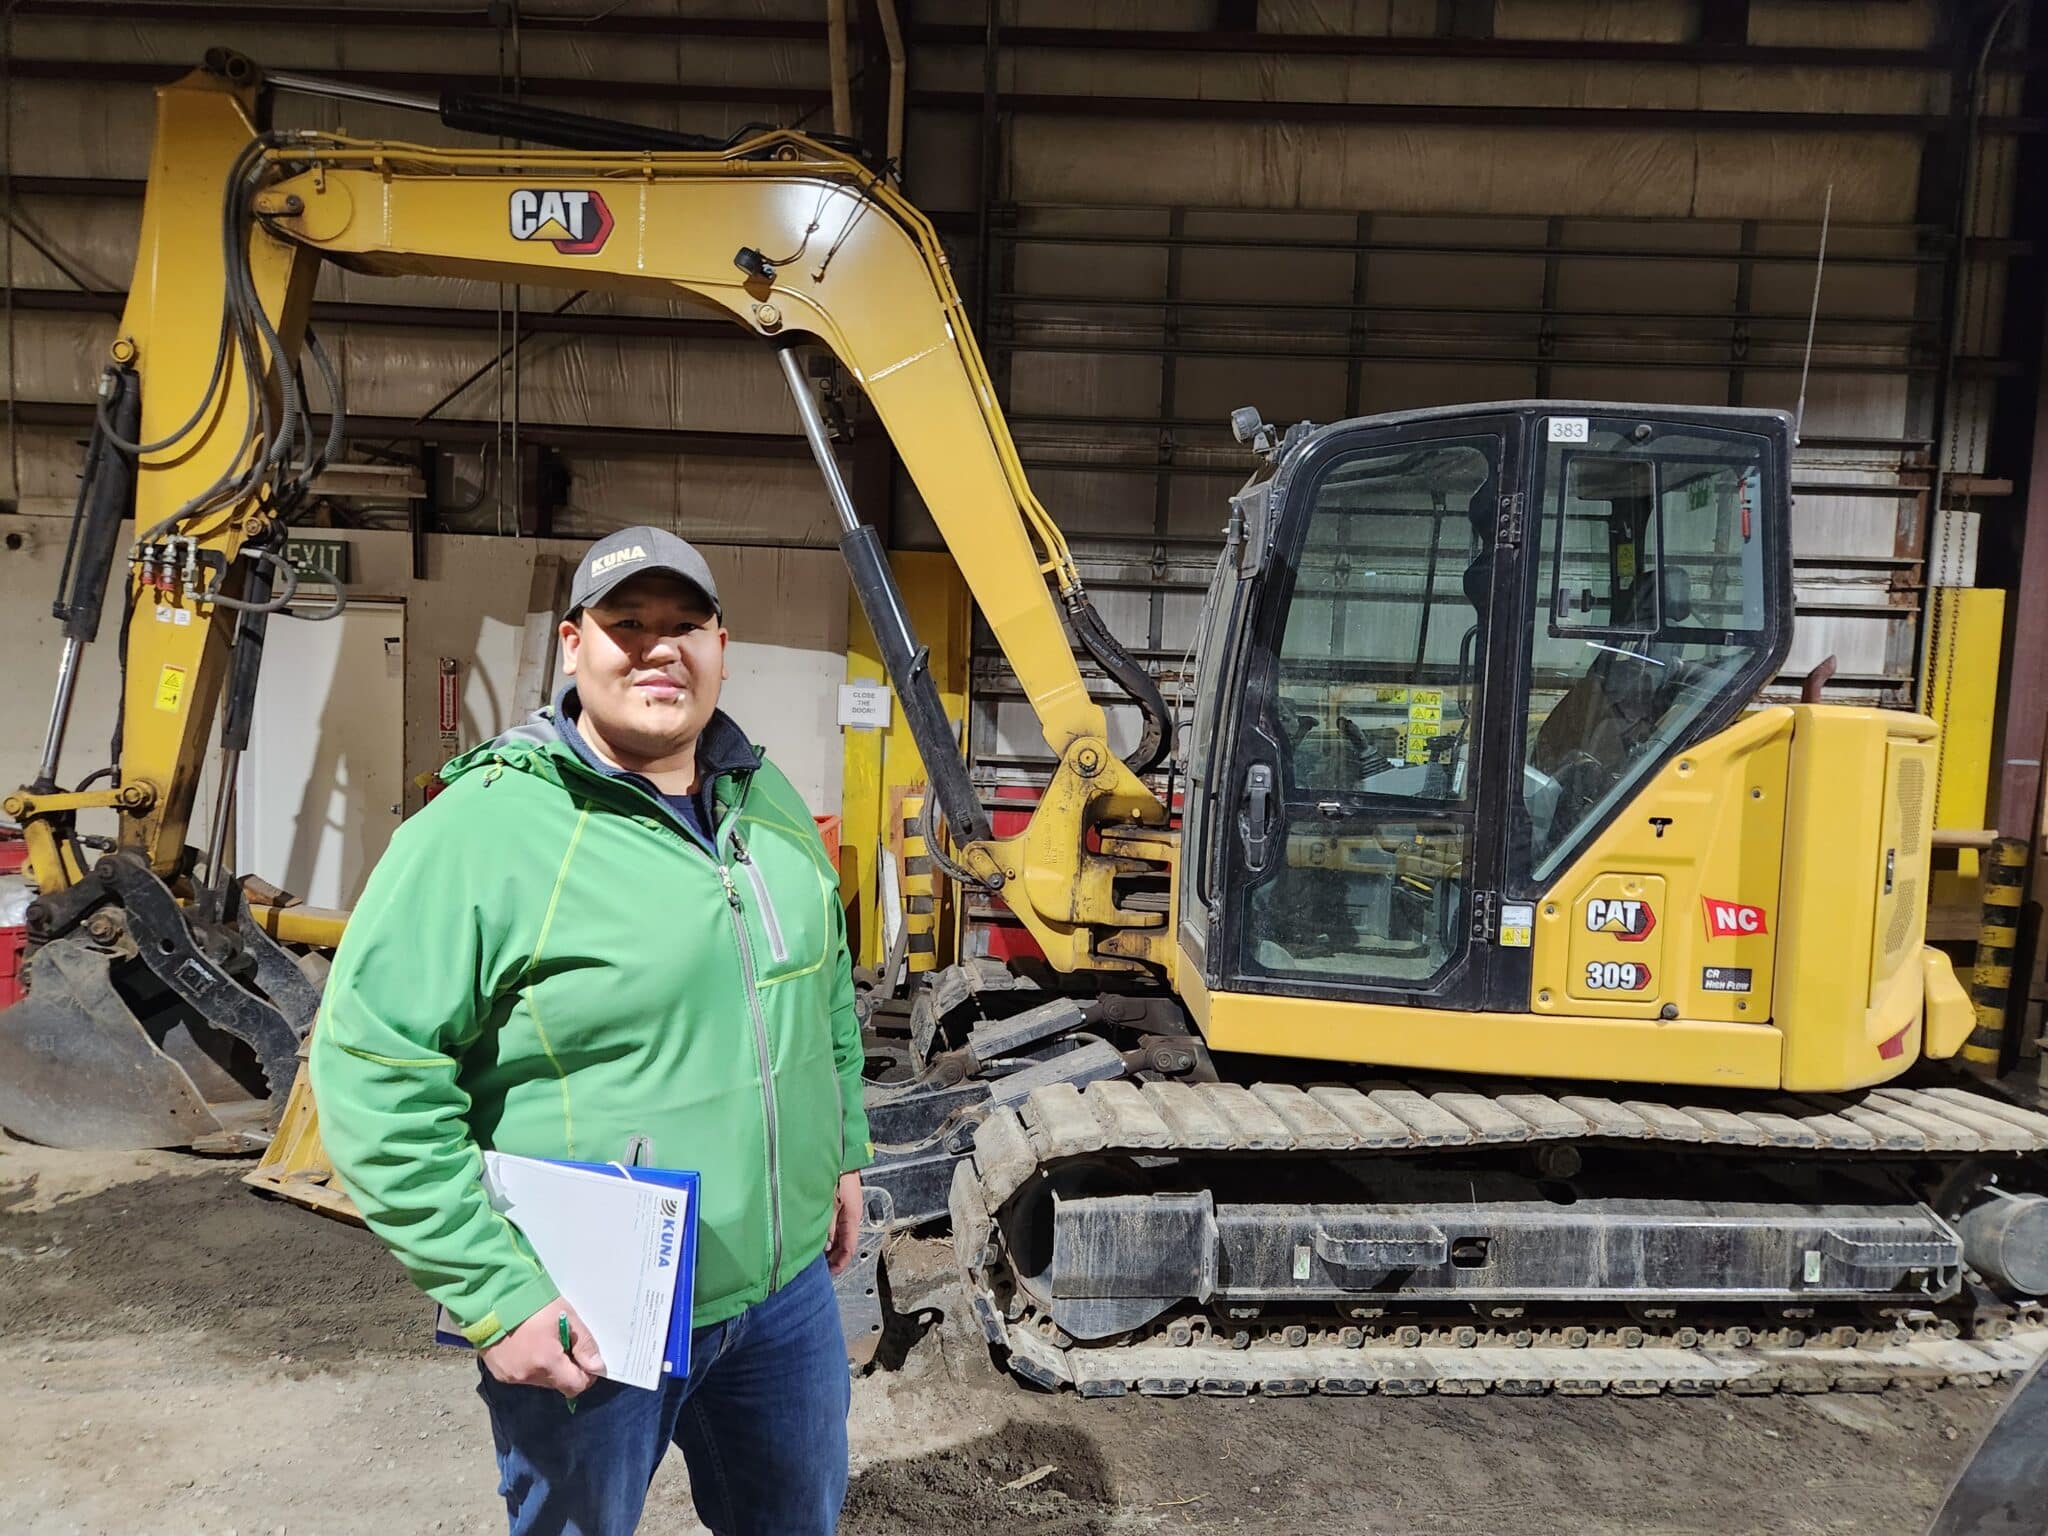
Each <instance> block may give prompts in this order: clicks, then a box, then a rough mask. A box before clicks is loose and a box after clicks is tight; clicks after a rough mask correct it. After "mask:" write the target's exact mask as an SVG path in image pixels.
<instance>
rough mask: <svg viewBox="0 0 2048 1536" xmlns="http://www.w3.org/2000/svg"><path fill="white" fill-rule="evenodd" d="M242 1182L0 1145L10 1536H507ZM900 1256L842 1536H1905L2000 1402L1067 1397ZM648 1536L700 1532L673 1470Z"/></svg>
mask: <svg viewBox="0 0 2048 1536" xmlns="http://www.w3.org/2000/svg"><path fill="white" fill-rule="evenodd" d="M242 1168H243V1165H241V1164H237V1163H224V1162H218V1161H205V1160H200V1159H196V1158H189V1157H181V1156H178V1155H175V1154H168V1153H145V1154H125V1153H124V1154H106V1153H59V1152H50V1151H46V1150H44V1149H41V1148H34V1147H26V1146H22V1145H20V1144H19V1143H10V1142H6V1141H4V1140H0V1298H4V1301H0V1304H4V1307H5V1314H6V1315H5V1317H4V1319H0V1382H4V1383H5V1402H6V1409H7V1411H6V1412H5V1413H4V1414H0V1530H6V1531H9V1532H33V1533H44V1532H49V1533H56V1532H118V1533H123V1536H126V1533H131V1532H147V1533H165V1536H186V1533H192V1536H199V1533H216V1536H217V1533H222V1532H238V1533H241V1536H252V1533H271V1532H282V1533H300V1536H312V1533H328V1532H334V1533H354V1532H363V1533H371V1532H375V1533H378V1536H387V1533H402V1532H414V1531H447V1532H467V1531H477V1532H489V1531H493V1530H502V1529H503V1528H504V1527H503V1521H502V1514H501V1509H500V1505H499V1503H498V1500H497V1497H496V1492H495V1483H496V1476H495V1469H494V1467H493V1464H492V1460H491V1454H490V1434H489V1429H488V1427H487V1424H486V1421H485V1418H484V1414H483V1409H482V1405H481V1404H480V1403H479V1402H478V1400H477V1398H476V1395H475V1391H474V1374H473V1372H474V1367H473V1365H472V1364H471V1362H470V1360H469V1359H468V1358H467V1357H466V1356H462V1355H459V1354H458V1353H456V1352H454V1351H450V1350H444V1349H437V1348H436V1347H435V1346H434V1345H433V1344H432V1343H431V1342H430V1340H429V1321H430V1319H429V1308H428V1306H427V1305H426V1304H425V1303H424V1302H423V1301H422V1300H421V1298H420V1297H419V1296H418V1295H417V1294H416V1293H415V1292H413V1291H412V1290H411V1288H410V1287H409V1286H408V1284H407V1283H406V1281H405V1279H404V1278H403V1276H401V1275H400V1273H399V1271H398V1269H397V1267H396V1265H395V1264H393V1263H392V1261H391V1260H390V1259H389V1257H388V1256H386V1255H385V1254H384V1252H383V1251H382V1250H381V1249H380V1248H379V1247H377V1245H376V1244H375V1242H374V1241H373V1240H372V1239H371V1238H369V1237H368V1235H367V1234H365V1233H363V1232H360V1231H358V1230H356V1229H354V1228H351V1227H346V1226H342V1225H340V1224H337V1223H335V1222H332V1221H327V1220H324V1219H322V1218H320V1217H317V1216H313V1215H311V1214H309V1213H307V1212H304V1211H301V1210H299V1209H297V1208H295V1207H291V1206H285V1205H278V1204H273V1203H271V1202H268V1201H265V1200H263V1199H260V1198H258V1197H257V1196H255V1195H254V1194H252V1193H250V1192H249V1191H247V1190H246V1189H244V1188H243V1187H242V1186H241V1185H240V1184H239V1183H238V1182H237V1181H236V1176H237V1175H238V1174H239V1173H240V1172H241V1171H242ZM891 1268H892V1273H893V1274H894V1275H895V1276H896V1295H895V1304H896V1305H897V1307H898V1308H899V1309H901V1310H902V1311H903V1312H905V1313H906V1314H912V1315H915V1316H920V1317H922V1318H923V1319H924V1321H925V1322H926V1323H927V1324H929V1325H930V1326H929V1327H928V1328H927V1329H926V1331H924V1332H923V1333H922V1336H921V1337H918V1338H917V1340H916V1342H915V1343H914V1344H912V1345H911V1346H910V1347H909V1349H908V1350H907V1353H905V1355H904V1358H903V1361H902V1363H901V1366H900V1368H898V1369H896V1370H894V1371H889V1372H881V1373H877V1374H874V1375H871V1376H868V1377H865V1378H863V1379H862V1380H861V1381H859V1382H858V1383H857V1384H856V1386H855V1389H854V1402H853V1421H852V1433H853V1453H854V1482H853V1488H852V1491H851V1494H850V1496H849V1498H848V1502H847V1512H846V1520H845V1523H844V1527H843V1528H844V1530H846V1531H847V1532H849V1533H861V1536H882V1533H897V1532H905V1533H907V1532H939V1533H944V1536H961V1533H967V1532H971V1533H972V1536H1005V1533H1010V1532H1027V1531H1028V1532H1049V1533H1052V1532H1057V1533H1071V1536H1081V1533H1091V1532H1137V1531H1162V1532H1170V1531H1180V1530H1207V1531H1231V1532H1247V1533H1250V1532H1274V1533H1282V1532H1284V1533H1287V1536H1304V1533H1311V1532H1312V1533H1328V1532H1411V1531H1413V1532H1450V1531H1456V1532H1461V1533H1493V1532H1502V1533H1505V1532H1552V1531H1556V1532H1586V1533H1600V1532H1623V1531H1626V1532H1629V1533H1632V1536H1641V1533H1654V1532H1712V1533H1715V1536H1736V1533H1741V1532H1750V1531H1756V1532H1765V1531H1768V1532H1770V1533H1772V1536H1798V1533H1805V1532H1836V1531H1840V1532H1857V1533H1865V1536H1886V1533H1909V1532H1910V1533H1917V1532H1919V1531H1921V1530H1922V1529H1923V1528H1924V1526H1925V1523H1926V1520H1927V1517H1928V1514H1929V1512H1930V1511H1931V1510H1932V1508H1933V1506H1934V1505H1935V1503H1936V1502H1937V1501H1938V1500H1939V1498H1940V1496H1941V1493H1942V1490H1943V1487H1944V1486H1945V1484H1946V1482H1947V1479H1948V1477H1949V1476H1950V1474H1951V1473H1952V1472H1953V1471H1954V1469H1955V1467H1956V1466H1957V1465H1958V1464H1959V1463H1960V1461H1961V1459H1962V1457H1963V1456H1964V1454H1965V1453H1966V1451H1967V1450H1968V1449H1969V1447H1970V1445H1971V1443H1972V1442H1973V1441H1974V1439H1975V1437H1976V1435H1977V1433H1978V1432H1979V1431H1980V1430H1981V1429H1982V1428H1983V1426H1984V1425H1985V1424H1986V1423H1988V1422H1989V1420H1990V1418H1991V1417H1992V1415H1993V1414H1994V1413H1995V1411H1996V1409H1997V1407H1998V1402H1999V1398H1998V1395H1997V1394H1995V1393H1992V1392H1986V1391H1971V1390H1967V1389H1949V1390H1946V1391H1940V1392H1931V1393H1930V1392H1892V1393H1887V1394H1885V1395H1883V1396H1881V1397H1847V1396H1843V1397H1784V1398H1747V1399H1736V1398H1731V1399H1728V1400H1725V1401H1723V1400H1720V1399H1715V1398H1648V1399H1607V1398H1560V1397H1549V1398H1505V1397H1487V1398H1406V1399H1377V1398H1342V1399H1340V1398H1294V1399H1274V1400H1270V1401H1262V1400H1260V1399H1257V1398H1252V1399H1248V1400H1218V1399H1204V1398H1190V1399H1183V1400H1178V1401H1174V1400H1148V1399H1140V1398H1125V1399H1119V1400H1110V1401H1101V1402H1082V1401H1080V1400H1078V1399H1076V1398H1074V1397H1072V1396H1049V1395H1045V1394H1038V1393H1032V1392H1028V1391H1026V1390H1024V1389H1023V1388H1021V1387H1020V1386H1018V1385H1017V1384H1016V1383H1015V1382H1013V1381H1011V1380H1010V1379H1008V1378H1007V1377H1004V1376H1001V1375H998V1374H997V1373H996V1371H995V1370H994V1369H992V1368H991V1365H990V1363H989V1358H988V1353H987V1350H986V1348H985V1347H984V1346H983V1345H982V1343H981V1341H980V1338H979V1335H978V1334H975V1333H974V1332H972V1330H971V1324H969V1323H968V1321H967V1320H966V1318H965V1317H964V1315H963V1308H962V1306H961V1304H960V1298H959V1294H958V1292H957V1290H955V1289H954V1288H953V1284H952V1280H951V1276H950V1272H949V1270H948V1268H947V1254H946V1250H945V1248H944V1247H943V1245H941V1244H938V1243H933V1242H915V1241H913V1242H905V1243H899V1244H898V1246H897V1248H896V1249H895V1250H894V1251H893V1253H892V1255H891ZM906 1321H907V1319H906ZM909 1331H911V1332H915V1329H911V1330H909ZM644 1529H646V1530H648V1531H650V1532H681V1531H690V1530H694V1529H696V1526H695V1524H694V1522H693V1520H692V1518H691V1515H690V1504H689V1490H688V1485H687V1483H686V1481H685V1479H684V1477H683V1470H682V1466H681V1458H680V1457H674V1458H671V1460H670V1462H669V1464H668V1465H666V1466H664V1468H663V1469H662V1472H661V1475H660V1476H659V1477H658V1478H657V1479H656V1483H655V1488H654V1496H653V1500H652V1503H651V1505H650V1511H649V1515H648V1518H647V1520H646V1522H645V1525H644Z"/></svg>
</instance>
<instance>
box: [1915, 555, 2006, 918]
mask: <svg viewBox="0 0 2048 1536" xmlns="http://www.w3.org/2000/svg"><path fill="white" fill-rule="evenodd" d="M1928 608H1929V614H1928V619H1929V622H1928V626H1927V643H1928V653H1927V671H1926V677H1927V713H1928V715H1929V717H1930V718H1931V719H1933V721H1934V723H1935V724H1936V725H1937V726H1939V727H1940V731H1941V735H1940V744H1941V745H1940V753H1941V755H1940V760H1939V764H1938V767H1937V771H1936V778H1937V781H1938V785H1939V789H1938V793H1937V794H1936V796H1935V800H1934V824H1935V825H1936V826H1937V827H1958V828H1962V829H1964V830H1970V831H1974V830H1975V829H1977V828H1979V827H1982V826H1983V825H1984V812H1985V805H1986V801H1987V798H1988V795H1989V793H1990V784H1991V733H1992V729H1993V726H1994V724H1995V723H1996V721H1997V719H1998V660H1999V653H2000V649H2001V646H2002V641H2003V636H2004V633H2005V593H2004V592H2003V591H2001V590H2000V589H1998V588H1996V587H1936V588H1935V589H1934V590H1933V591H1932V592H1930V593H1928ZM1956 878H1957V879H1958V880H1959V881H1961V882H1962V884H1961V886H1960V887H1958V889H1956V890H1955V891H1954V892H1952V893H1950V894H1953V895H1954V896H1956V897H1957V898H1958V899H1959V900H1961V901H1966V902H1967V901H1971V900H1974V899H1975V890H1974V888H1972V887H1971V886H1970V885H1969V882H1971V881H1974V880H1975V879H1976V878H1977V851H1976V850H1975V849H1974V848H1964V849H1961V850H1959V851H1958V853H1957V855H1956Z"/></svg>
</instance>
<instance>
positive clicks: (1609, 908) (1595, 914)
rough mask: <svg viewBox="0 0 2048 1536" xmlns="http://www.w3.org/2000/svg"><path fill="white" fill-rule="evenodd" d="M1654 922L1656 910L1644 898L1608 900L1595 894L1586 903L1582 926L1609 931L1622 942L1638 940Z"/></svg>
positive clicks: (1639, 941)
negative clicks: (1639, 899)
mask: <svg viewBox="0 0 2048 1536" xmlns="http://www.w3.org/2000/svg"><path fill="white" fill-rule="evenodd" d="M1656 926H1657V914H1656V913H1655V912H1654V911H1652V910H1651V908H1650V904H1649V903H1648V902H1647V901H1621V900H1609V899H1607V898H1605V897H1601V896H1595V897H1593V898H1592V899H1591V900H1589V901H1588V902H1587V903H1586V928H1587V930H1588V931H1589V932H1592V933H1611V934H1613V935H1614V936H1615V937H1616V938H1617V939H1620V940H1621V941H1622V942H1623V943H1624V944H1639V943H1641V942H1642V941H1643V940H1644V939H1646V938H1648V937H1649V934H1650V930H1651V929H1652V928H1654V927H1656Z"/></svg>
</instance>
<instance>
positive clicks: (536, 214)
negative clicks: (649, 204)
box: [511, 187, 612, 256]
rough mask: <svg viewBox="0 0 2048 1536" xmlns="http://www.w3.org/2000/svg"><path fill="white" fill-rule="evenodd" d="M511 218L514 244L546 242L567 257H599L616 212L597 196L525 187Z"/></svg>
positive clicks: (516, 194)
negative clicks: (522, 241)
mask: <svg viewBox="0 0 2048 1536" xmlns="http://www.w3.org/2000/svg"><path fill="white" fill-rule="evenodd" d="M511 214H512V238H513V239H514V240H545V241H547V242H548V244H550V245H552V246H553V247H554V248H555V249H556V250H558V251H560V252H561V253H562V254H563V255H564V256H595V255H596V254H597V253H598V252H599V251H601V250H603V249H604V242H605V239H606V237H607V236H609V235H610V234H611V232H612V211H611V209H609V208H607V207H606V206H605V202H604V197H603V196H602V195H601V194H600V193H597V192H585V191H573V190H569V189H565V188H560V187H521V188H519V189H518V190H517V191H516V192H514V193H513V194H512V206H511Z"/></svg>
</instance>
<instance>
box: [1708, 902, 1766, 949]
mask: <svg viewBox="0 0 2048 1536" xmlns="http://www.w3.org/2000/svg"><path fill="white" fill-rule="evenodd" d="M1700 900H1701V902H1703V903H1704V904H1705V906H1706V910H1707V937H1708V938H1710V939H1746V938H1748V937H1749V936H1750V935H1751V934H1753V933H1769V932H1770V931H1771V930H1770V929H1769V927H1767V926H1766V923H1765V918H1764V909H1763V908H1762V907H1752V906H1750V905H1748V904H1747V903H1746V902H1740V901H1716V900H1715V899H1714V898H1713V897H1711V896H1702V897H1701V898H1700Z"/></svg>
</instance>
